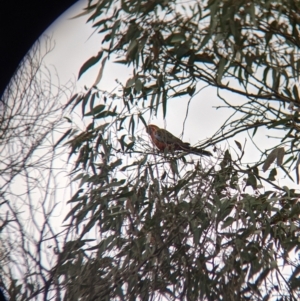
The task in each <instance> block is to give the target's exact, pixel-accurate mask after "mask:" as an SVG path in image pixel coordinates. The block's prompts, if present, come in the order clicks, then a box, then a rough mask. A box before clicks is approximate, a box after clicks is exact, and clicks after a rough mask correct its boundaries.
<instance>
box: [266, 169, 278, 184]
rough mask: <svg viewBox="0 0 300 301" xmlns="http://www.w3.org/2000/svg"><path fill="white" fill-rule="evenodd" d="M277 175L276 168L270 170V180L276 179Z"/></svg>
mask: <svg viewBox="0 0 300 301" xmlns="http://www.w3.org/2000/svg"><path fill="white" fill-rule="evenodd" d="M276 175H277V170H276V168H273V169H272V170H271V171H270V174H269V176H268V180H270V181H275V180H276V178H275V177H276Z"/></svg>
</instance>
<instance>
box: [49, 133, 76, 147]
mask: <svg viewBox="0 0 300 301" xmlns="http://www.w3.org/2000/svg"><path fill="white" fill-rule="evenodd" d="M71 132H72V129H69V130H67V131H66V132H65V133H64V134H63V135H62V136H61V137H60V139H59V140H58V141H57V142H56V143H55V145H54V146H53V148H56V147H57V146H58V145H59V144H60V143H61V142H62V141H63V140H64V139H65V138H66V137H67V136H68V135H69V134H70V133H71Z"/></svg>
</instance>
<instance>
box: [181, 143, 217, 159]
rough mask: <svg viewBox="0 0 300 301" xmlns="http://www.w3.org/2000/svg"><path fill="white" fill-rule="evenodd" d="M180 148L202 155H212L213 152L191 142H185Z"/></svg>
mask: <svg viewBox="0 0 300 301" xmlns="http://www.w3.org/2000/svg"><path fill="white" fill-rule="evenodd" d="M180 148H181V149H182V150H183V151H186V152H190V153H193V154H196V155H200V156H212V154H211V153H210V152H209V151H206V150H204V149H202V148H197V147H192V146H190V145H189V143H184V144H183V145H180Z"/></svg>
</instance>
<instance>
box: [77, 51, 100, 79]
mask: <svg viewBox="0 0 300 301" xmlns="http://www.w3.org/2000/svg"><path fill="white" fill-rule="evenodd" d="M102 55H103V51H102V50H101V51H99V52H98V54H97V55H96V56H93V57H91V58H90V59H88V60H87V61H86V62H85V63H84V64H83V65H82V67H81V68H80V70H79V74H78V79H79V78H80V77H81V75H82V74H83V73H84V72H85V71H87V70H88V69H89V68H91V67H92V66H93V65H95V64H96V63H98V62H99V60H100V59H101V58H102Z"/></svg>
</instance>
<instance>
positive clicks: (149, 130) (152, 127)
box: [146, 124, 159, 135]
mask: <svg viewBox="0 0 300 301" xmlns="http://www.w3.org/2000/svg"><path fill="white" fill-rule="evenodd" d="M158 129H159V127H158V126H156V125H154V124H149V125H148V126H147V128H146V131H147V133H148V134H149V135H151V134H152V133H153V132H155V131H157V130H158Z"/></svg>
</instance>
